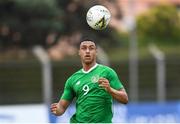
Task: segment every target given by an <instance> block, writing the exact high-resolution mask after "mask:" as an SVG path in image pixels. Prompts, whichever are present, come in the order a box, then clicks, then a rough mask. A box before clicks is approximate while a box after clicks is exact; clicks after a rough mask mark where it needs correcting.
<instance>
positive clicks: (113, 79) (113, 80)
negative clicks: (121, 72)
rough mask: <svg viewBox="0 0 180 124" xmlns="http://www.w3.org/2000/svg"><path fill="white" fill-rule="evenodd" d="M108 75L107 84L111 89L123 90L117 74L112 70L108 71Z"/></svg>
mask: <svg viewBox="0 0 180 124" xmlns="http://www.w3.org/2000/svg"><path fill="white" fill-rule="evenodd" d="M108 74H109V83H110V86H111V87H112V88H114V89H116V90H119V89H122V88H124V86H123V85H122V83H121V81H120V80H119V78H118V75H117V73H116V72H115V71H114V70H113V69H110V70H109V72H108Z"/></svg>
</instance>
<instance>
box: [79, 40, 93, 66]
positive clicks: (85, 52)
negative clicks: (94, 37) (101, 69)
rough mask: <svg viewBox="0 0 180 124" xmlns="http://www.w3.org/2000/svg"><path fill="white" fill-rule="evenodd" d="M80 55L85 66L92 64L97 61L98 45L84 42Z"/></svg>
mask: <svg viewBox="0 0 180 124" xmlns="http://www.w3.org/2000/svg"><path fill="white" fill-rule="evenodd" d="M79 55H80V57H81V61H82V62H83V63H84V64H92V63H94V62H95V61H96V55H97V50H96V45H95V43H93V42H92V41H83V42H82V43H81V44H80V48H79Z"/></svg>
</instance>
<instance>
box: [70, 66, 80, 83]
mask: <svg viewBox="0 0 180 124" xmlns="http://www.w3.org/2000/svg"><path fill="white" fill-rule="evenodd" d="M80 73H81V69H80V70H78V71H76V72H74V73H73V74H72V75H71V76H70V77H69V78H68V80H71V79H73V78H74V77H76V76H78V75H79V74H80Z"/></svg>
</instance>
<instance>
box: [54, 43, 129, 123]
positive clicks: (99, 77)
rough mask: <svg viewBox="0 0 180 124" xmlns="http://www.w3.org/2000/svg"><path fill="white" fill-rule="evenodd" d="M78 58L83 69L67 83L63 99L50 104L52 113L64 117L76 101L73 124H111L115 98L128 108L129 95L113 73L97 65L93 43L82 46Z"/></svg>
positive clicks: (107, 68) (95, 49) (109, 69)
mask: <svg viewBox="0 0 180 124" xmlns="http://www.w3.org/2000/svg"><path fill="white" fill-rule="evenodd" d="M79 55H80V57H81V62H82V67H83V68H82V69H81V70H79V71H77V72H76V73H74V74H73V75H72V76H71V77H70V78H69V79H68V80H67V82H66V84H65V88H64V93H63V95H62V97H61V99H60V100H59V102H58V103H53V104H51V112H52V113H53V114H54V115H56V116H60V115H62V114H63V113H64V112H65V110H66V109H67V107H68V106H69V104H70V103H71V101H72V100H73V98H74V97H76V113H75V114H74V115H73V116H72V117H71V119H70V122H71V123H111V122H112V116H113V113H112V108H111V107H112V98H114V99H116V100H117V101H118V102H120V103H123V104H126V103H128V96H127V93H126V91H125V89H124V87H123V85H122V84H121V82H120V81H119V79H118V76H117V74H116V72H115V71H114V70H113V69H111V68H109V67H107V66H104V65H100V64H97V63H96V56H97V48H96V45H95V43H94V42H93V41H83V42H81V44H80V48H79Z"/></svg>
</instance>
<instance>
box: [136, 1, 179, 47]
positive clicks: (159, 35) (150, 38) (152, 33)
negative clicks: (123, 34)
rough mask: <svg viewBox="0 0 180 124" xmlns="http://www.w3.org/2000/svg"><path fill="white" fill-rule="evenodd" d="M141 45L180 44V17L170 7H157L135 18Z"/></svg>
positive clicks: (172, 7) (174, 9)
mask: <svg viewBox="0 0 180 124" xmlns="http://www.w3.org/2000/svg"><path fill="white" fill-rule="evenodd" d="M137 30H138V37H139V41H140V42H141V43H143V44H144V43H149V42H155V43H162V44H176V43H180V35H179V32H180V17H179V16H178V11H177V10H176V8H175V7H174V6H172V5H164V4H163V5H158V6H156V7H154V8H152V9H150V10H149V11H148V12H146V13H144V14H142V15H140V16H139V17H138V18H137Z"/></svg>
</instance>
